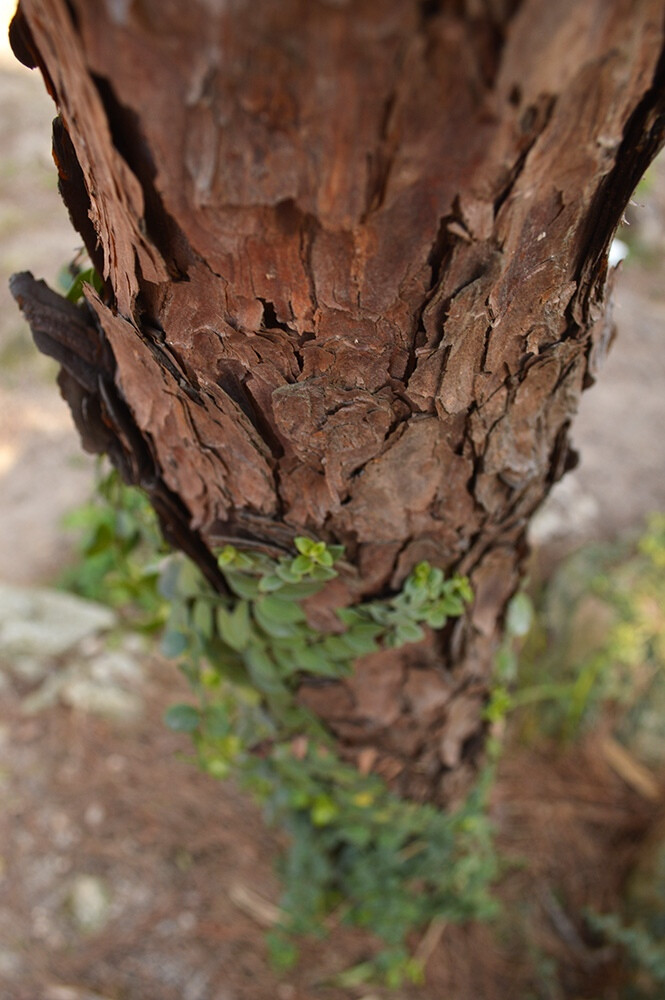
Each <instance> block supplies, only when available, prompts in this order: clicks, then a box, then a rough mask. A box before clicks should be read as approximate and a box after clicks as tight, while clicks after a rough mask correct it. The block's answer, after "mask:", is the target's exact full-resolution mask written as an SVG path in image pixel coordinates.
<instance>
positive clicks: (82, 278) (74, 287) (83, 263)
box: [58, 247, 104, 303]
mask: <svg viewBox="0 0 665 1000" xmlns="http://www.w3.org/2000/svg"><path fill="white" fill-rule="evenodd" d="M58 284H59V286H60V288H61V289H62V291H63V292H64V293H65V297H66V298H68V299H69V301H70V302H74V303H76V302H80V301H81V299H82V298H83V285H84V284H87V285H91V286H92V287H93V288H94V290H95V291H96V292H98V293H100V292H101V291H102V290H103V288H104V282H103V281H102V279H101V277H100V276H99V274H98V273H97V271H96V270H95V268H94V267H93V266H92V264H91V263H90V260H89V259H88V255H87V253H86V251H85V250H84V249H83V247H82V248H81V249H80V250H79V251H78V253H77V254H76V255H75V257H74V258H73V260H71V261H70V262H69V264H65V266H64V267H62V268H61V269H60V273H59V274H58Z"/></svg>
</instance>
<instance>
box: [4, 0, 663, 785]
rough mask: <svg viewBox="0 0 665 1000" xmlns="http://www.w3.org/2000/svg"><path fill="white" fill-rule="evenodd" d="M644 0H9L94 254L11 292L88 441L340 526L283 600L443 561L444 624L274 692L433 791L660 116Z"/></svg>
mask: <svg viewBox="0 0 665 1000" xmlns="http://www.w3.org/2000/svg"><path fill="white" fill-rule="evenodd" d="M663 20H664V9H663V3H662V0H560V2H557V3H552V2H551V0H521V2H520V0H448V2H447V0H440V2H436V0H423V2H420V3H418V2H415V0H355V2H353V3H349V2H347V0H279V2H274V0H252V2H249V0H247V2H242V0H236V2H222V0H191V2H189V3H187V4H184V3H177V2H176V0H173V2H164V0H133V2H132V0H106V2H105V3H102V2H101V0H97V2H94V3H93V2H91V0H68V2H65V0H21V4H20V8H19V12H18V14H17V16H16V18H15V20H14V23H13V27H12V43H13V45H14V49H15V51H16V54H17V55H18V57H19V58H20V59H21V60H22V61H24V62H26V63H27V64H28V65H36V66H39V68H40V69H41V70H42V72H43V74H44V78H45V80H46V84H47V87H48V89H49V91H50V93H51V94H52V95H53V97H54V99H55V101H56V103H57V106H58V111H59V117H58V118H57V119H56V122H55V129H54V146H55V158H56V162H57V165H58V169H59V174H60V185H61V190H62V194H63V197H64V199H65V201H66V203H67V205H68V207H69V211H70V213H71V217H72V220H73V222H74V225H75V226H76V227H77V229H78V230H79V231H80V233H81V235H82V237H83V239H84V241H85V243H86V246H87V248H88V250H89V253H90V255H91V257H92V259H93V261H94V263H95V265H96V266H97V269H98V270H99V272H100V273H102V274H103V276H104V279H105V291H104V292H103V294H102V295H101V297H99V296H97V295H96V294H94V292H93V291H92V290H90V289H88V291H87V292H86V300H87V302H86V304H85V306H84V307H82V308H76V307H73V306H70V305H69V304H66V303H63V301H62V300H60V299H59V298H58V297H56V296H55V295H54V294H53V293H50V292H49V291H48V290H47V289H46V288H45V287H44V286H43V285H41V284H39V283H36V282H34V281H33V280H32V279H31V278H30V276H27V275H21V276H17V277H16V278H15V279H14V292H15V295H16V296H17V298H18V300H19V302H20V304H21V306H22V308H23V309H24V311H25V313H26V315H27V316H28V318H29V320H30V322H31V325H32V327H33V330H34V332H35V336H36V339H37V342H38V344H39V345H40V346H41V347H42V348H43V349H44V350H46V351H47V352H49V353H52V354H54V356H56V357H57V358H58V359H59V360H60V361H61V363H62V366H63V370H62V374H61V378H60V381H61V387H62V390H63V393H64V395H65V397H66V398H67V399H68V401H69V403H70V405H71V407H72V411H73V413H74V418H75V420H76V422H77V425H78V426H79V429H80V431H81V434H82V437H83V443H84V445H85V447H86V448H88V449H90V450H93V451H107V452H108V453H109V454H110V455H111V457H112V459H113V461H114V462H115V464H116V465H117V466H118V467H119V468H120V469H121V470H122V472H123V474H124V475H125V477H126V478H127V479H128V480H130V481H132V482H136V483H140V484H141V485H142V486H144V487H145V488H146V489H147V490H148V492H149V493H150V495H151V497H152V499H153V502H154V504H155V506H156V508H157V510H158V512H159V514H160V518H161V520H162V523H163V525H164V528H165V531H166V532H167V534H168V536H169V537H170V538H171V539H172V540H173V541H174V542H175V544H177V545H179V546H181V547H183V548H184V549H185V550H186V551H188V552H189V553H190V555H192V556H193V557H194V558H196V559H197V561H198V562H199V564H200V565H201V566H202V567H203V568H204V570H205V572H206V573H207V575H208V577H209V578H210V579H211V581H212V582H213V583H215V582H217V583H219V576H218V573H217V570H216V567H215V561H214V558H213V557H212V555H211V550H212V549H214V548H215V547H216V546H219V545H220V544H222V543H225V542H227V541H232V542H234V543H235V544H237V545H238V546H239V547H242V546H243V545H248V544H249V545H252V546H255V547H256V546H259V547H262V548H264V549H265V550H266V551H269V552H275V551H276V552H280V551H282V550H285V549H287V550H288V549H289V548H290V545H291V542H292V539H293V537H294V535H298V534H306V535H310V536H312V537H314V538H317V539H325V540H327V541H329V542H330V541H334V542H341V543H342V544H343V545H344V546H345V547H346V557H345V558H346V561H347V562H348V568H347V570H346V571H345V573H344V574H343V576H342V577H341V578H340V579H338V580H337V581H334V583H333V584H331V585H330V586H329V587H328V588H327V589H326V591H325V592H324V595H325V599H324V600H321V601H320V602H319V603H318V604H317V605H315V606H313V607H311V608H310V614H311V615H312V616H313V617H314V618H315V619H316V620H317V621H318V622H319V624H322V623H325V622H330V621H331V619H332V614H331V609H333V608H334V607H335V606H339V605H341V604H347V603H350V602H353V601H357V600H359V599H361V598H365V597H369V596H375V595H378V594H382V593H385V592H386V591H388V590H390V589H394V588H399V586H400V583H401V581H402V580H403V578H404V577H405V575H406V574H407V572H408V571H409V570H410V569H411V568H412V567H413V566H414V564H415V563H417V562H418V561H420V560H423V559H426V560H429V561H430V562H431V563H433V564H435V565H437V566H440V567H442V568H443V569H445V570H446V571H453V570H457V571H460V572H462V573H466V574H468V575H469V578H470V580H471V583H472V586H473V590H474V595H475V598H474V602H473V606H472V608H471V609H470V611H469V613H468V614H467V615H466V616H465V617H464V618H463V619H461V620H459V621H458V622H457V623H456V624H455V625H454V627H449V628H447V629H445V630H443V631H442V632H440V633H436V634H430V635H428V637H427V639H426V640H425V641H424V642H422V643H418V644H414V645H411V646H407V647H404V648H403V649H402V650H399V651H389V650H388V651H386V652H382V653H380V654H375V655H371V656H368V657H365V658H363V659H361V660H359V661H358V663H357V666H356V670H355V672H354V675H353V677H351V678H350V679H348V680H345V681H343V682H341V681H340V682H329V683H324V684H321V683H320V682H319V683H318V684H314V683H303V685H302V687H301V689H300V694H299V697H300V699H301V701H302V702H303V703H304V704H306V705H308V706H309V707H311V708H312V709H313V710H314V711H315V712H317V713H318V714H319V715H320V716H321V718H322V719H323V720H324V721H325V722H326V724H327V725H328V727H329V728H330V729H331V730H332V731H333V732H334V733H335V734H336V736H337V738H338V740H339V744H340V749H341V751H342V753H343V754H344V755H345V756H346V757H347V758H348V759H353V760H357V759H358V756H359V754H361V753H362V754H364V756H363V757H362V760H363V761H364V762H365V766H367V765H368V763H372V762H373V764H372V766H373V768H374V770H376V771H377V772H378V773H380V774H383V775H384V776H385V777H387V778H388V779H389V780H390V781H391V782H392V784H393V787H395V788H396V789H398V790H399V791H400V792H401V793H402V794H405V795H409V796H412V797H414V798H417V799H429V800H431V801H435V802H438V803H445V802H448V801H450V799H451V798H452V797H456V796H457V795H458V794H459V793H460V791H461V790H462V789H463V788H464V787H465V786H466V784H467V783H468V780H469V778H470V777H471V775H472V774H473V771H474V768H475V767H476V766H477V762H478V760H479V757H480V754H481V751H482V744H483V739H482V737H483V729H484V723H483V720H482V708H483V705H484V702H485V699H486V695H487V689H488V683H489V680H490V674H491V667H492V658H493V655H494V653H495V651H496V648H497V643H498V641H499V639H500V632H501V623H502V616H503V614H504V612H505V607H506V604H507V601H508V600H509V598H510V596H511V595H512V594H513V593H514V591H515V589H516V587H517V586H518V583H519V579H520V572H521V569H522V566H523V560H524V556H525V531H526V527H527V523H528V520H529V518H530V516H531V515H532V514H533V512H534V511H535V509H536V508H537V507H538V505H539V504H540V503H541V501H542V500H543V498H544V497H545V496H546V495H547V493H548V490H549V489H550V487H551V486H552V484H553V483H554V482H555V481H556V480H557V479H558V478H559V477H560V476H561V475H562V474H563V472H564V471H565V470H566V469H567V468H569V467H570V466H571V465H572V464H573V463H574V454H573V453H572V452H571V450H570V448H569V444H568V429H569V425H570V422H571V420H572V418H573V416H574V414H575V411H576V408H577V404H578V399H579V396H580V393H581V391H582V389H583V388H585V387H586V386H588V385H590V384H591V383H592V382H593V380H594V378H595V374H596V371H597V369H598V367H599V365H600V364H601V362H602V359H603V357H604V355H605V353H606V351H607V348H608V345H609V343H610V341H611V338H612V324H611V320H610V316H609V313H608V309H607V298H608V285H609V283H610V282H609V281H608V250H609V246H610V243H611V240H612V237H613V234H614V231H615V229H616V226H617V224H618V223H619V221H620V220H621V217H622V212H623V210H624V208H625V206H626V204H627V201H628V199H629V197H630V195H631V192H632V190H633V188H634V186H635V184H636V183H637V181H638V180H639V178H640V176H641V175H642V173H643V171H644V170H645V168H646V166H647V165H648V163H649V162H650V161H651V159H652V158H653V156H654V155H655V153H656V152H657V150H658V148H659V146H660V145H661V142H662V139H663V132H664V118H663V110H664V107H665V91H664V86H663V85H664V82H665V64H664V62H663V52H664V36H663Z"/></svg>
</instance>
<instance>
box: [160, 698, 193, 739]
mask: <svg viewBox="0 0 665 1000" xmlns="http://www.w3.org/2000/svg"><path fill="white" fill-rule="evenodd" d="M164 722H165V723H166V725H167V726H168V727H169V729H172V730H173V731H174V732H176V733H193V732H194V730H195V729H198V727H199V723H200V722H201V713H200V712H199V710H198V708H195V707H194V705H184V704H183V705H171V707H170V708H169V709H168V710H167V712H166V714H165V716H164Z"/></svg>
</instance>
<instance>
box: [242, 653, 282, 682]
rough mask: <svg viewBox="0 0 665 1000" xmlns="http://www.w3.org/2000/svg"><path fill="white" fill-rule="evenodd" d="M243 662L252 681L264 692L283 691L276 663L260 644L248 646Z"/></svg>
mask: <svg viewBox="0 0 665 1000" xmlns="http://www.w3.org/2000/svg"><path fill="white" fill-rule="evenodd" d="M245 663H246V664H247V669H248V670H249V675H250V677H251V678H252V681H253V683H254V684H255V685H256V686H257V687H258V688H260V690H261V691H263V692H265V693H266V694H280V693H281V692H282V691H284V685H283V684H282V682H281V680H280V678H279V676H278V669H277V664H276V663H275V662H274V661H273V660H272V658H271V657H270V656H269V655H268V653H267V652H266V651H265V649H262V648H261V647H260V646H250V647H249V648H248V650H247V652H246V653H245Z"/></svg>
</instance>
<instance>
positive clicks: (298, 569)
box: [291, 556, 312, 576]
mask: <svg viewBox="0 0 665 1000" xmlns="http://www.w3.org/2000/svg"><path fill="white" fill-rule="evenodd" d="M311 569H312V560H311V559H310V558H309V556H296V558H295V559H294V560H293V562H292V563H291V570H292V572H293V573H296V574H297V575H298V576H303V575H304V574H305V573H308V572H309V571H310V570H311Z"/></svg>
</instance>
